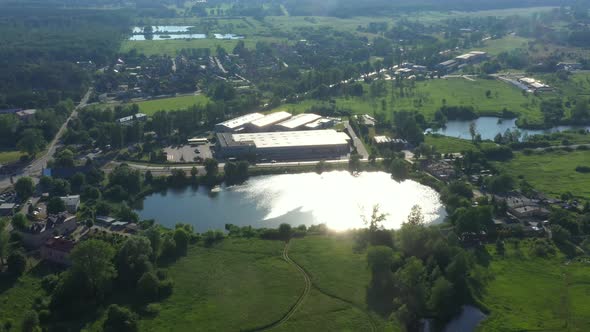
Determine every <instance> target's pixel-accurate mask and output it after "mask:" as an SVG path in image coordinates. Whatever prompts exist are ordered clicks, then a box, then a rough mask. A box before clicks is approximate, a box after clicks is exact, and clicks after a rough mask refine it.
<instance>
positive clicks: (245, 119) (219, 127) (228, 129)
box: [215, 113, 264, 133]
mask: <svg viewBox="0 0 590 332" xmlns="http://www.w3.org/2000/svg"><path fill="white" fill-rule="evenodd" d="M261 118H264V114H260V113H250V114H246V115H242V116H240V117H238V118H235V119H231V120H227V121H225V122H222V123H218V124H216V125H215V131H216V132H225V133H235V132H238V131H242V130H244V127H245V126H246V125H247V124H249V123H250V122H252V121H255V120H258V119H261Z"/></svg>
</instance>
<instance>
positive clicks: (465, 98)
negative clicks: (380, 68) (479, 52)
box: [273, 78, 542, 123]
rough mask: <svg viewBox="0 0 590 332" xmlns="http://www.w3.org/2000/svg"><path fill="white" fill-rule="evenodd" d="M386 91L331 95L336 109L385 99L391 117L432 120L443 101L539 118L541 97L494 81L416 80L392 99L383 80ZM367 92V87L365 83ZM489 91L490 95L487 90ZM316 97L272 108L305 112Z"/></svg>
mask: <svg viewBox="0 0 590 332" xmlns="http://www.w3.org/2000/svg"><path fill="white" fill-rule="evenodd" d="M386 85H387V93H386V94H385V95H383V96H381V97H377V98H371V97H370V96H369V95H368V93H366V96H363V97H350V98H344V97H338V98H334V100H335V101H336V107H337V108H343V109H350V110H351V111H352V112H353V113H357V114H362V113H368V114H374V113H375V112H380V111H381V105H382V102H381V101H382V100H385V102H386V105H387V108H386V113H387V114H386V115H387V116H388V117H389V118H390V117H391V113H392V106H393V110H394V111H401V110H408V111H417V112H420V113H422V114H423V115H424V116H425V117H426V118H428V119H432V118H433V117H434V113H435V112H436V111H437V110H439V109H440V108H441V107H442V106H443V105H444V104H443V103H446V105H447V106H472V107H473V108H474V110H475V112H476V113H478V114H480V115H492V114H501V113H502V110H503V109H507V110H509V111H512V112H515V113H517V114H519V115H520V116H521V118H522V119H526V120H527V122H529V123H537V122H541V121H542V115H541V112H540V110H539V104H540V98H538V97H535V96H530V95H527V96H523V94H522V93H521V92H520V90H518V89H517V88H515V87H512V86H510V85H508V84H506V83H504V82H500V81H497V80H485V79H475V80H474V81H469V80H467V79H464V78H448V79H434V80H428V81H422V82H416V83H415V88H414V89H411V91H410V92H406V93H405V94H404V96H403V97H400V96H399V93H397V92H398V90H397V88H396V96H395V98H394V100H393V102H392V100H391V89H392V87H391V82H386ZM365 90H366V91H368V86H366V85H365ZM488 90H489V91H490V93H491V95H490V97H489V98H488V97H486V92H487V91H488ZM322 103H323V102H322V101H319V100H305V101H302V102H301V103H298V104H285V105H282V106H279V107H277V108H276V109H274V110H273V111H278V110H286V111H293V112H295V113H299V112H304V111H305V110H306V109H309V108H310V107H311V106H312V105H314V104H322Z"/></svg>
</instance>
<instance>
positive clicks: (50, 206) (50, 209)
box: [47, 197, 66, 214]
mask: <svg viewBox="0 0 590 332" xmlns="http://www.w3.org/2000/svg"><path fill="white" fill-rule="evenodd" d="M65 210H66V204H65V203H64V201H63V200H62V199H61V198H59V197H52V198H51V199H50V200H49V202H47V213H49V214H58V213H60V212H64V211H65Z"/></svg>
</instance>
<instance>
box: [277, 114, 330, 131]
mask: <svg viewBox="0 0 590 332" xmlns="http://www.w3.org/2000/svg"><path fill="white" fill-rule="evenodd" d="M319 118H321V116H319V115H317V114H313V113H303V114H299V115H295V116H294V117H292V118H291V119H289V120H287V121H284V122H281V123H279V124H277V127H279V128H282V129H287V130H289V129H296V128H299V127H301V126H303V125H306V124H308V123H310V122H313V121H315V120H317V119H319Z"/></svg>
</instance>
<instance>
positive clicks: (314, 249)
mask: <svg viewBox="0 0 590 332" xmlns="http://www.w3.org/2000/svg"><path fill="white" fill-rule="evenodd" d="M290 246H291V247H290V250H289V256H290V257H291V258H292V259H293V260H294V261H296V262H297V263H298V264H300V265H301V266H302V267H303V268H304V269H305V270H306V271H307V272H308V273H309V275H310V276H311V278H312V283H313V286H314V288H315V290H316V291H315V292H312V294H311V295H310V297H309V298H308V299H307V300H306V302H305V303H304V305H303V306H302V308H301V311H300V312H298V313H296V314H295V316H294V317H293V320H292V321H291V322H289V323H288V324H286V327H288V329H289V330H293V331H301V330H305V329H306V328H312V327H313V326H325V330H338V331H341V330H353V331H357V330H361V331H362V330H369V329H370V326H368V325H367V324H370V322H371V320H369V317H371V319H372V321H373V324H375V326H376V327H377V330H378V331H396V330H399V327H398V326H394V325H393V324H392V322H391V321H389V320H388V319H387V318H383V317H379V316H378V315H376V314H374V313H369V312H368V311H367V300H366V291H367V286H368V284H369V281H370V278H371V273H370V271H369V269H368V267H367V261H366V253H365V252H360V253H355V252H354V240H353V239H352V237H351V236H350V235H348V234H343V235H330V236H307V237H305V238H302V239H294V240H292V241H291V244H290ZM341 299H343V300H344V301H343V300H341ZM324 303H325V306H324ZM310 306H311V307H310ZM311 309H314V310H311ZM316 309H317V310H316ZM314 312H315V314H314ZM318 312H319V314H318ZM334 312H341V314H340V315H335V314H334ZM354 317H357V318H354ZM348 322H354V324H352V325H351V324H349V323H348ZM312 329H313V328H312Z"/></svg>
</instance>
